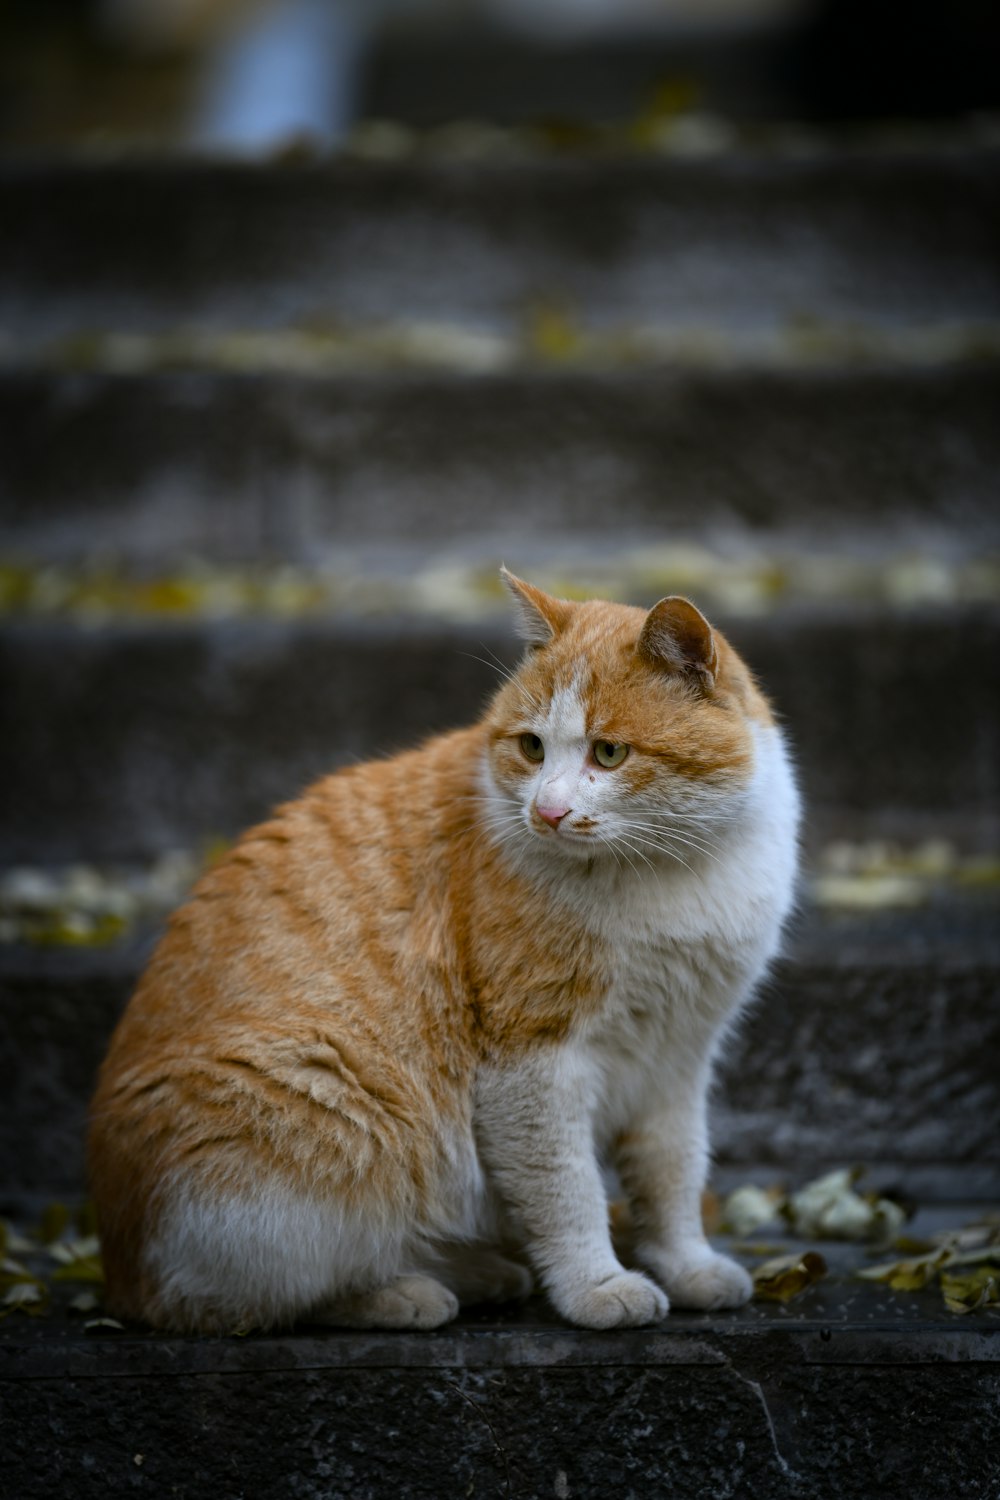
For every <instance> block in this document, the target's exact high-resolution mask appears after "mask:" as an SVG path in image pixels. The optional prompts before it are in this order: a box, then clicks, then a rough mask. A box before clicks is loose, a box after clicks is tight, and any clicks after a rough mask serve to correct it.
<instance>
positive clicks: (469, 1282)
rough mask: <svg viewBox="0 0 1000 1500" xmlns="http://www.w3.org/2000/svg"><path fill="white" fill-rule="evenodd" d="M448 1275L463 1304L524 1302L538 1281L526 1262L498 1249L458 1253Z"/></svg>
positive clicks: (448, 1279)
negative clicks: (522, 1262)
mask: <svg viewBox="0 0 1000 1500" xmlns="http://www.w3.org/2000/svg"><path fill="white" fill-rule="evenodd" d="M442 1274H445V1273H444V1272H442ZM446 1275H447V1281H448V1284H449V1285H450V1287H451V1288H452V1290H453V1291H454V1292H456V1293H457V1295H458V1298H459V1300H460V1301H461V1303H462V1305H463V1306H466V1305H468V1304H472V1305H475V1304H476V1303H477V1302H523V1301H524V1299H525V1297H530V1296H531V1293H532V1290H533V1288H534V1284H535V1278H534V1277H533V1276H532V1274H531V1272H530V1271H529V1270H528V1268H527V1266H522V1265H521V1264H520V1262H519V1261H516V1260H510V1259H509V1258H508V1257H507V1256H506V1255H501V1254H500V1252H499V1251H498V1250H476V1251H470V1252H468V1253H467V1254H465V1255H464V1256H462V1255H458V1256H456V1257H455V1259H454V1261H453V1263H452V1264H451V1265H450V1266H449V1267H448V1269H447V1273H446Z"/></svg>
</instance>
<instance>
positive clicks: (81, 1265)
mask: <svg viewBox="0 0 1000 1500" xmlns="http://www.w3.org/2000/svg"><path fill="white" fill-rule="evenodd" d="M52 1280H53V1281H99V1282H102V1283H103V1281H104V1267H103V1266H102V1265H101V1258H100V1256H99V1255H85V1256H81V1257H80V1258H79V1259H77V1260H73V1261H70V1263H69V1264H68V1265H63V1266H57V1267H56V1269H55V1270H54V1271H53V1272H52Z"/></svg>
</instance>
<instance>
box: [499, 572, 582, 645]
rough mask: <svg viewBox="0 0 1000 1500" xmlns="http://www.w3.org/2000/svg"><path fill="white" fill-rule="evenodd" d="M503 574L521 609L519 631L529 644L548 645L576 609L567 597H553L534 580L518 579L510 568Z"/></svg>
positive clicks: (516, 607)
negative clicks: (529, 581)
mask: <svg viewBox="0 0 1000 1500" xmlns="http://www.w3.org/2000/svg"><path fill="white" fill-rule="evenodd" d="M500 577H501V578H502V579H503V581H504V583H505V584H506V585H507V587H508V589H509V590H510V594H511V598H512V599H513V600H514V606H515V609H516V611H517V625H518V634H519V635H520V637H521V639H522V640H525V641H527V642H528V645H529V646H547V645H548V644H549V641H551V640H552V639H553V637H555V636H557V635H559V634H560V633H561V632H562V631H563V630H565V628H566V625H567V623H568V622H569V617H570V612H571V610H572V608H573V606H572V604H570V602H569V600H567V599H553V598H552V595H551V594H545V593H543V592H542V590H541V589H536V588H535V586H534V584H533V583H525V581H524V579H523V578H515V576H514V574H513V573H511V572H510V571H509V570H508V569H507V568H501V569H500Z"/></svg>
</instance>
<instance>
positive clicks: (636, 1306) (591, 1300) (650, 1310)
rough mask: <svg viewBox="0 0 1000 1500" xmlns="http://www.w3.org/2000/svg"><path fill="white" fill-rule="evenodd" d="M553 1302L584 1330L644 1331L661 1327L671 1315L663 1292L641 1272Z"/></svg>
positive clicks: (610, 1279) (627, 1273) (623, 1274)
mask: <svg viewBox="0 0 1000 1500" xmlns="http://www.w3.org/2000/svg"><path fill="white" fill-rule="evenodd" d="M553 1301H554V1302H555V1304H556V1307H557V1308H558V1309H559V1311H560V1312H561V1313H562V1315H563V1317H565V1318H568V1319H569V1321H570V1322H571V1323H578V1324H579V1325H580V1327H581V1328H642V1327H644V1326H645V1325H646V1324H647V1323H659V1321H660V1319H661V1318H665V1317H666V1315H667V1313H668V1312H669V1311H670V1303H669V1302H668V1300H667V1298H666V1297H665V1296H664V1294H663V1292H662V1291H661V1289H660V1288H659V1287H658V1286H657V1285H656V1284H655V1282H652V1281H650V1280H649V1278H648V1277H647V1276H641V1275H639V1273H638V1272H637V1271H621V1272H619V1273H618V1274H616V1275H613V1276H609V1277H608V1278H607V1279H606V1280H605V1281H600V1282H598V1283H597V1284H596V1285H594V1286H588V1287H584V1288H583V1289H582V1290H581V1291H578V1292H575V1293H573V1295H572V1296H569V1297H567V1296H558V1297H554V1298H553Z"/></svg>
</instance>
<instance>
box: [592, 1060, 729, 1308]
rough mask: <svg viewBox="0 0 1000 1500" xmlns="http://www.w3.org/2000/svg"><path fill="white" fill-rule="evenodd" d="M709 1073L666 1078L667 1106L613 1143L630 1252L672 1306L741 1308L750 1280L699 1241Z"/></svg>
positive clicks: (703, 1240)
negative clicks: (629, 1224) (629, 1225)
mask: <svg viewBox="0 0 1000 1500" xmlns="http://www.w3.org/2000/svg"><path fill="white" fill-rule="evenodd" d="M708 1083H709V1069H708V1067H707V1066H706V1067H704V1068H703V1069H702V1070H701V1072H700V1073H697V1072H696V1074H695V1076H694V1077H693V1078H692V1079H688V1080H685V1081H683V1082H682V1081H681V1080H678V1079H676V1078H675V1079H674V1080H672V1083H671V1087H670V1090H669V1096H668V1102H667V1103H665V1104H661V1105H660V1106H659V1107H658V1108H657V1110H656V1112H655V1113H654V1114H651V1115H649V1116H647V1117H646V1118H644V1119H643V1120H642V1121H641V1122H639V1123H638V1124H637V1125H636V1126H635V1128H633V1129H632V1130H629V1131H628V1132H627V1133H625V1134H624V1135H623V1136H621V1137H620V1139H619V1140H618V1142H617V1145H616V1153H615V1155H616V1166H617V1168H618V1174H619V1176H620V1178H621V1181H622V1186H623V1187H624V1188H625V1191H626V1192H627V1194H628V1195H629V1200H630V1206H631V1210H632V1217H633V1230H632V1235H633V1255H634V1258H635V1260H636V1261H637V1262H638V1264H639V1265H641V1266H643V1267H644V1268H645V1269H647V1270H649V1271H651V1272H652V1274H653V1275H654V1276H655V1277H656V1279H657V1281H658V1282H659V1283H660V1285H661V1286H662V1287H663V1288H664V1289H665V1290H666V1292H667V1294H668V1296H669V1297H670V1300H671V1302H672V1303H673V1304H674V1305H675V1306H676V1307H688V1308H699V1309H702V1310H704V1311H711V1310H714V1309H716V1308H720V1307H740V1306H742V1304H743V1303H744V1302H747V1301H748V1300H749V1298H750V1295H751V1293H752V1291H753V1284H752V1282H751V1280H750V1277H749V1276H748V1275H747V1273H746V1271H744V1269H743V1267H742V1266H739V1265H737V1263H736V1262H735V1261H734V1260H730V1259H729V1257H728V1256H725V1255H719V1254H718V1253H717V1252H716V1251H715V1250H713V1249H712V1247H711V1245H710V1244H709V1243H708V1240H707V1239H706V1238H705V1231H704V1228H703V1226H702V1218H701V1195H702V1191H703V1189H704V1186H705V1180H706V1177H707V1173H708V1129H707V1123H706V1098H707V1093H708Z"/></svg>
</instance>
